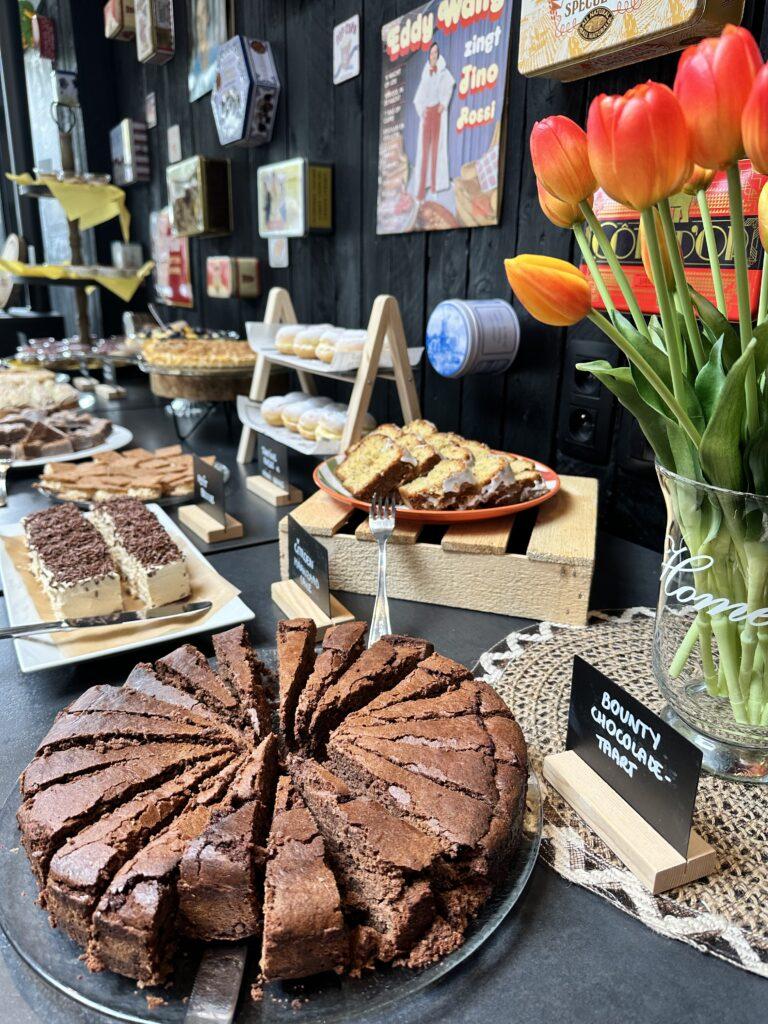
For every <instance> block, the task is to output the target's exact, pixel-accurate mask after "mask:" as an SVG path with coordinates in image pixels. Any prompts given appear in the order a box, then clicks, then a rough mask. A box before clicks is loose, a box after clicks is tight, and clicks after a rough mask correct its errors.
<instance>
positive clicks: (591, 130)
mask: <svg viewBox="0 0 768 1024" xmlns="http://www.w3.org/2000/svg"><path fill="white" fill-rule="evenodd" d="M587 141H588V143H589V160H590V163H591V164H592V167H593V169H594V171H595V175H596V177H597V180H598V183H599V184H600V185H602V187H603V188H604V189H605V191H606V192H607V193H608V195H609V196H611V197H612V198H613V199H616V200H617V201H618V202H620V203H624V205H625V206H631V207H633V208H634V209H635V210H645V209H647V208H648V207H649V206H653V204H654V203H658V202H659V201H660V200H661V199H666V197H667V196H670V195H672V194H673V193H675V192H679V191H680V189H681V187H682V186H683V184H684V183H685V182H686V181H687V179H688V176H689V174H690V172H691V144H690V139H689V136H688V130H687V128H686V126H685V118H684V116H683V112H682V110H681V109H680V104H679V103H678V101H677V100H676V99H675V95H674V93H673V92H672V90H671V89H668V88H667V86H666V85H661V84H660V83H659V82H646V83H645V85H637V86H635V88H634V89H630V90H629V92H627V93H625V94H624V95H623V96H605V95H601V96H597V97H595V99H594V100H593V101H592V105H591V106H590V108H589V118H588V120H587Z"/></svg>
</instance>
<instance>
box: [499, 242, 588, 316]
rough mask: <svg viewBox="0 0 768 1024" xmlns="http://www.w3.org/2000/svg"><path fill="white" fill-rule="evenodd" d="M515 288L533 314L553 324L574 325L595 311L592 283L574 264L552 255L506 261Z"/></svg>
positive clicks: (514, 290) (506, 267) (508, 277)
mask: <svg viewBox="0 0 768 1024" xmlns="http://www.w3.org/2000/svg"><path fill="white" fill-rule="evenodd" d="M504 269H505V270H506V272H507V280H508V281H509V285H510V287H511V289H512V291H513V292H514V293H515V295H516V296H517V298H518V299H519V300H520V302H521V303H522V304H523V306H525V308H526V309H527V310H528V312H529V313H530V314H531V316H533V317H535V318H536V319H537V320H540V321H541V322H542V323H544V324H550V325H551V326H552V327H570V326H571V324H577V323H578V322H579V320H583V319H584V317H585V316H587V315H588V314H589V313H590V312H591V311H592V298H591V295H590V290H589V282H588V281H587V279H586V277H585V276H584V274H582V272H581V271H580V270H579V269H578V268H577V267H574V266H573V264H572V263H566V261H565V260H558V259H554V258H553V257H551V256H533V255H524V256H515V258H514V259H511V260H504Z"/></svg>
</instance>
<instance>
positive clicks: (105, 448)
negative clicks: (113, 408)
mask: <svg viewBox="0 0 768 1024" xmlns="http://www.w3.org/2000/svg"><path fill="white" fill-rule="evenodd" d="M132 440H133V432H132V431H130V430H129V429H128V428H127V427H121V426H120V424H119V423H113V424H112V433H111V434H110V435H109V437H108V438H107V440H106V441H104V443H103V444H97V445H94V447H93V448H83V449H82V450H81V451H79V452H62V453H61V455H46V456H44V457H42V458H39V459H16V460H14V461H13V462H12V463H11V469H32V468H34V467H35V466H44V465H46V463H48V462H74V461H75V460H79V459H89V458H90V457H91V456H92V455H98V454H99V453H100V452H116V451H117V449H118V448H125V446H126V445H127V444H130V443H131V441H132Z"/></svg>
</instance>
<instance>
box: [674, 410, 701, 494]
mask: <svg viewBox="0 0 768 1024" xmlns="http://www.w3.org/2000/svg"><path fill="white" fill-rule="evenodd" d="M666 426H667V438H668V441H669V447H670V450H671V452H672V458H673V462H674V468H675V472H676V473H679V474H680V476H684V477H685V478H686V479H687V480H703V479H704V477H703V474H702V472H701V464H700V462H699V453H698V452H697V451H696V446H695V445H694V443H693V441H691V439H690V437H688V435H687V434H686V432H685V431H684V430H683V428H682V427H681V426H680V425H679V423H672V422H669V423H667V425H666Z"/></svg>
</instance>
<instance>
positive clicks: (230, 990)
mask: <svg viewBox="0 0 768 1024" xmlns="http://www.w3.org/2000/svg"><path fill="white" fill-rule="evenodd" d="M247 953H248V946H247V945H246V943H244V942H241V943H239V944H238V945H236V946H219V947H214V948H212V949H208V950H206V951H205V953H203V956H202V959H201V960H200V966H199V967H198V968H197V975H196V976H195V983H194V985H193V986H192V994H191V995H190V997H189V1005H188V1006H187V1014H186V1016H185V1018H184V1024H232V1020H233V1019H234V1016H235V1010H236V1008H237V1000H238V998H239V996H240V986H241V985H242V983H243V972H244V970H245V958H246V955H247Z"/></svg>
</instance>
